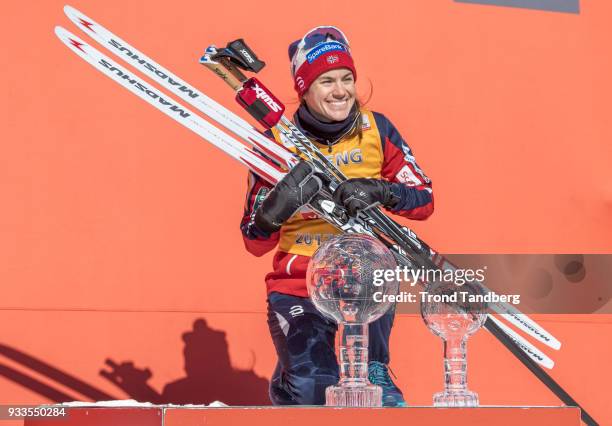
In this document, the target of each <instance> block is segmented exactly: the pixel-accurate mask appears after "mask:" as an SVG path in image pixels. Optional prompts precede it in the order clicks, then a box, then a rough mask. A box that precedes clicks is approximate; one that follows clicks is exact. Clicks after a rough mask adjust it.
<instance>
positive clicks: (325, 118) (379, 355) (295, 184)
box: [241, 27, 433, 406]
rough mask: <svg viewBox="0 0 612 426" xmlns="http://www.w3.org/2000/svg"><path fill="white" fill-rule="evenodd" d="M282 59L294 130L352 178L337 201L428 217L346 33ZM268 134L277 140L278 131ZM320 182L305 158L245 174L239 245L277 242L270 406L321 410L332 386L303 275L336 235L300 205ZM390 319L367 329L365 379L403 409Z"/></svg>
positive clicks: (326, 330) (316, 35)
mask: <svg viewBox="0 0 612 426" xmlns="http://www.w3.org/2000/svg"><path fill="white" fill-rule="evenodd" d="M289 58H290V60H291V65H292V67H291V73H292V76H293V79H294V82H295V90H296V92H297V93H298V95H299V97H300V107H299V108H298V110H297V112H296V113H295V115H294V117H293V118H294V121H295V124H296V126H297V127H298V128H299V129H300V130H301V131H302V132H303V133H304V134H305V135H306V136H307V137H308V138H310V139H311V140H312V141H313V142H314V143H315V145H317V147H318V148H319V149H325V150H326V155H327V157H328V158H330V159H331V161H333V162H335V163H336V165H337V166H338V167H339V168H340V170H341V171H342V172H343V173H344V174H345V175H346V176H347V177H349V179H348V180H346V181H344V182H343V183H341V184H340V185H339V186H338V188H336V190H335V191H334V201H335V202H336V203H337V204H338V205H340V206H342V207H344V208H345V209H346V211H347V213H348V214H349V215H351V216H354V215H356V214H357V213H358V212H359V210H362V209H366V208H368V207H370V206H372V205H375V204H381V205H382V206H384V207H386V208H388V209H389V210H390V211H391V212H392V213H395V214H400V215H402V216H404V217H407V218H410V219H418V220H422V219H426V218H427V217H428V216H429V215H430V214H431V213H432V212H433V197H432V190H431V181H430V180H429V178H428V177H427V176H426V175H425V174H424V173H423V172H422V171H421V169H420V168H419V166H418V165H417V164H416V161H415V159H414V157H413V155H412V153H411V151H410V148H409V147H408V145H407V144H406V143H405V142H404V140H403V139H402V138H401V136H400V134H399V132H398V131H397V130H396V129H395V127H394V126H393V124H391V122H390V121H389V120H388V119H387V118H386V117H385V116H384V115H382V114H379V113H376V112H372V111H368V110H366V109H363V108H361V107H360V105H359V102H358V100H357V98H356V95H355V94H356V88H355V82H356V79H357V71H356V69H355V65H354V62H353V58H352V55H351V51H350V47H349V44H348V40H347V38H346V37H345V36H344V34H342V32H341V31H340V30H338V29H337V28H335V27H317V28H315V29H313V30H311V31H310V32H308V33H307V34H306V35H305V36H304V37H303V38H302V39H300V40H297V41H295V42H293V43H292V44H291V45H290V46H289ZM270 136H273V137H274V138H276V139H277V141H279V142H281V138H280V135H279V134H278V133H276V130H275V129H273V130H272V134H270ZM321 186H322V185H321V181H320V180H319V178H318V176H316V175H315V174H314V171H313V169H312V167H311V166H310V164H309V163H305V162H302V163H300V164H298V165H297V166H296V167H294V168H293V169H292V170H291V171H289V172H288V173H287V175H286V176H285V178H283V179H282V180H281V181H280V182H279V183H278V184H277V185H276V187H274V188H270V187H269V186H267V185H266V184H265V182H264V181H263V180H261V179H260V178H258V177H257V176H255V175H254V174H250V175H249V188H248V193H247V203H246V209H245V214H244V217H243V219H242V223H241V229H242V233H243V236H244V242H245V246H246V248H247V250H249V251H250V252H251V253H253V254H255V255H257V256H261V255H262V254H264V253H266V252H268V251H270V250H272V249H273V248H274V247H275V246H276V245H278V252H277V253H276V255H275V257H274V260H273V269H274V270H273V272H271V273H269V274H268V275H267V276H266V284H267V289H268V325H269V328H270V334H271V335H272V340H273V342H274V346H275V347H276V352H277V354H278V357H279V358H278V363H277V367H276V371H275V372H274V375H273V377H272V380H271V383H270V398H271V400H272V402H273V403H274V404H275V405H289V404H306V405H315V404H323V403H324V402H325V388H326V387H327V386H329V385H335V384H336V383H337V382H338V364H337V361H336V355H335V351H334V338H335V333H336V325H335V324H334V323H333V322H330V321H329V320H328V319H326V318H325V317H324V316H323V315H322V314H321V313H319V312H318V311H317V309H316V308H315V307H314V305H313V304H312V303H311V302H310V300H309V298H308V291H307V289H306V279H305V277H306V270H307V267H308V262H309V260H310V257H311V256H312V255H313V254H314V252H315V251H316V249H317V248H318V246H319V245H320V244H321V243H322V242H323V241H325V240H326V239H327V238H328V237H329V236H330V235H334V234H337V233H338V232H339V231H338V230H337V229H336V228H334V227H333V226H331V225H330V224H328V223H327V222H325V221H323V220H322V219H319V218H317V216H316V215H314V214H313V212H312V211H310V210H309V209H308V207H307V206H306V204H307V203H308V202H309V201H310V199H311V198H312V197H313V196H314V195H316V193H317V192H318V191H319V190H320V188H321ZM394 315H395V313H394V309H392V310H391V312H389V313H388V314H386V315H384V316H383V317H381V318H380V319H379V320H377V321H375V322H373V323H372V324H370V326H369V337H370V338H369V349H368V352H369V356H368V359H369V360H370V363H369V366H368V374H369V379H370V381H371V382H372V383H374V384H377V385H380V386H381V387H382V388H383V404H384V405H385V406H402V405H405V401H404V397H403V394H402V392H401V391H400V390H399V389H398V387H397V386H396V385H395V384H394V383H393V381H392V380H391V377H390V376H389V373H388V367H387V365H388V363H389V360H390V357H389V336H390V334H391V328H392V326H393V318H394Z"/></svg>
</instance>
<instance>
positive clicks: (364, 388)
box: [325, 384, 382, 407]
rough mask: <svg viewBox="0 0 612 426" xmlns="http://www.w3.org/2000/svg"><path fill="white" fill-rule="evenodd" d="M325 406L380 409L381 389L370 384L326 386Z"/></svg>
mask: <svg viewBox="0 0 612 426" xmlns="http://www.w3.org/2000/svg"><path fill="white" fill-rule="evenodd" d="M325 405H327V406H330V407H382V388H381V387H380V386H376V385H372V384H360V385H344V386H328V387H327V389H325Z"/></svg>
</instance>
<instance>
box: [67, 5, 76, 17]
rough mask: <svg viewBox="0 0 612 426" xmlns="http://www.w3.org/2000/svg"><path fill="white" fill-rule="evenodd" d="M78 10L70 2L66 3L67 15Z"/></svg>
mask: <svg viewBox="0 0 612 426" xmlns="http://www.w3.org/2000/svg"><path fill="white" fill-rule="evenodd" d="M77 12H78V11H77V10H76V9H75V8H74V7H72V6H70V5H69V4H67V5H64V13H65V14H66V15H70V14H75V13H77Z"/></svg>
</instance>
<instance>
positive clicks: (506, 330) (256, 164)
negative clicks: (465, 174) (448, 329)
mask: <svg viewBox="0 0 612 426" xmlns="http://www.w3.org/2000/svg"><path fill="white" fill-rule="evenodd" d="M64 11H65V13H66V15H67V16H68V18H69V19H70V20H71V21H72V22H74V23H75V24H76V25H77V26H78V27H80V28H81V29H82V30H83V31H84V32H86V33H87V34H88V35H89V36H91V37H92V38H93V39H94V40H96V41H97V42H98V43H100V44H101V45H103V46H104V47H106V48H107V49H108V50H110V51H111V52H113V53H115V54H116V55H117V56H119V57H121V58H123V59H124V60H126V61H127V62H128V63H130V64H132V65H133V66H134V67H135V68H136V69H138V70H139V71H141V72H143V73H144V74H146V75H147V76H149V77H150V78H151V79H153V80H154V81H156V82H157V83H158V84H160V85H161V86H162V87H164V88H166V89H167V90H169V91H170V92H172V93H173V94H174V95H176V96H177V97H179V98H181V99H182V100H183V101H185V102H187V103H188V104H189V105H191V106H192V107H194V108H196V109H197V110H199V111H200V112H202V113H204V114H205V115H206V116H207V117H209V118H210V119H211V120H212V121H213V122H215V123H216V124H218V125H220V126H222V127H224V128H226V129H227V130H229V131H231V132H232V133H233V134H234V135H235V136H236V137H238V138H240V139H241V140H243V141H244V142H246V143H247V144H248V145H245V144H243V143H242V142H240V141H239V140H237V139H236V138H235V137H233V136H230V135H229V134H227V133H225V132H224V131H222V130H220V129H219V128H217V127H216V126H214V125H213V124H211V123H210V122H208V121H207V120H205V119H203V118H202V117H201V116H199V115H197V114H195V113H194V112H193V111H191V110H190V109H188V108H186V107H185V106H183V105H182V104H180V103H178V102H176V101H174V100H173V99H172V98H170V97H169V96H166V95H165V94H163V93H162V92H160V91H159V90H157V89H156V88H155V87H153V86H151V85H149V84H148V83H145V82H144V81H142V80H141V79H139V78H138V77H137V76H135V75H134V74H132V73H131V72H130V71H127V70H126V69H125V68H123V67H122V66H121V65H119V64H118V63H117V62H116V61H114V60H112V59H110V58H109V57H107V56H105V55H103V54H102V53H101V52H99V51H98V50H96V49H95V48H93V47H91V46H90V45H88V44H87V43H85V42H84V41H83V40H81V39H79V38H78V37H76V36H74V35H73V34H71V33H70V32H68V31H67V30H65V29H64V28H62V27H56V28H55V33H56V35H57V36H58V37H59V39H60V40H61V41H62V42H63V43H64V44H65V45H66V46H68V47H69V48H70V49H71V50H72V51H73V52H75V53H76V54H78V55H79V56H80V57H81V58H82V59H84V60H85V61H87V62H88V63H90V64H91V65H92V66H94V67H95V68H96V69H98V70H99V71H101V72H103V73H104V74H106V75H107V76H108V77H110V78H111V79H113V80H114V81H116V82H117V83H119V84H120V85H122V86H124V87H125V88H126V89H128V90H129V91H131V92H132V93H134V94H135V95H136V96H138V97H140V98H141V99H143V100H145V101H146V102H148V103H149V104H151V105H152V106H154V107H155V108H157V109H159V110H160V111H162V112H163V113H164V114H166V115H168V116H169V117H171V118H172V119H174V120H175V121H177V122H178V123H180V124H182V125H183V126H185V127H187V128H189V129H190V130H192V131H193V132H194V133H196V134H197V135H199V136H200V137H202V138H204V139H205V140H207V141H209V142H210V143H212V144H213V145H215V146H216V147H217V148H219V149H221V150H223V151H224V152H225V153H227V154H229V155H230V156H232V157H233V158H234V159H236V160H237V161H239V162H240V163H242V164H244V165H246V166H247V167H248V168H249V169H250V170H252V171H253V172H254V173H256V174H258V175H259V176H261V177H262V178H264V179H266V180H267V181H269V182H270V183H272V184H274V183H276V182H278V181H279V180H280V179H282V177H283V176H284V173H285V172H284V169H283V167H284V168H291V167H293V166H294V165H295V164H296V163H297V162H298V161H299V158H298V157H297V156H295V155H294V154H293V153H291V152H290V151H289V150H287V149H286V148H285V147H283V146H281V145H279V144H277V143H276V142H275V141H273V140H271V139H268V138H267V137H266V136H264V135H263V134H262V133H261V132H260V131H259V130H257V129H256V128H255V127H253V126H252V125H251V124H250V123H249V122H247V121H246V120H243V119H242V118H240V117H239V116H237V115H235V114H234V113H232V112H231V111H229V110H228V109H226V108H225V107H223V106H222V105H221V104H219V103H217V102H216V101H214V100H213V99H211V98H209V97H208V96H206V95H205V94H204V93H202V92H200V91H199V90H197V89H196V88H194V87H193V86H191V85H189V84H188V83H186V82H185V81H183V80H182V79H180V78H179V77H177V76H176V75H174V74H173V73H171V72H170V71H169V70H167V69H165V68H164V67H162V66H161V65H159V64H157V63H156V62H155V61H153V60H152V59H151V58H149V57H148V56H146V55H144V54H143V53H142V52H140V51H138V50H137V49H135V48H134V47H132V46H131V45H130V44H128V43H127V42H125V41H124V40H122V39H121V38H119V37H117V36H116V35H114V34H113V33H111V32H110V31H108V30H106V29H105V28H104V27H102V26H101V25H99V24H98V23H96V22H95V21H93V20H92V19H90V18H88V17H87V16H85V15H83V14H82V13H80V12H79V11H78V10H76V9H74V8H72V7H70V6H65V8H64ZM214 52H215V48H214V47H211V48H209V49H208V50H207V54H206V55H204V57H203V60H202V61H201V62H203V63H204V64H205V65H207V66H208V67H209V68H211V69H213V70H214V71H215V72H216V73H217V74H218V75H219V76H220V77H222V78H223V79H224V80H225V81H226V82H228V83H230V85H231V86H232V87H233V88H234V89H235V90H244V89H245V88H246V85H245V84H244V83H245V81H240V79H236V77H235V74H232V73H231V72H230V71H231V70H230V69H228V68H227V67H226V66H224V64H223V63H218V62H215V61H214V59H213V58H214ZM252 81H256V80H254V79H250V80H249V81H248V82H247V83H252ZM250 89H253V87H250ZM257 89H261V88H260V87H257ZM257 93H260V92H257ZM264 95H265V96H272V97H273V95H271V94H269V93H267V92H265V88H264ZM266 99H267V98H266ZM273 99H275V98H273ZM268 125H269V126H272V125H273V126H275V127H276V129H277V130H278V131H279V132H280V134H281V135H282V137H283V140H284V141H285V142H286V143H288V144H291V145H293V146H295V147H296V148H297V151H298V152H300V153H301V154H302V155H303V156H304V157H306V159H307V160H308V161H310V162H311V163H313V164H314V165H315V167H316V168H317V170H318V171H319V172H321V173H324V174H325V175H326V176H327V177H328V180H329V184H330V185H329V186H330V187H329V188H328V191H327V192H325V191H324V192H323V193H322V194H321V195H320V196H317V197H316V198H315V199H314V200H313V201H311V204H310V207H311V208H312V209H313V210H314V211H315V212H317V213H318V214H319V216H321V217H322V218H324V219H325V220H327V221H328V222H330V223H332V224H333V225H335V226H336V227H338V228H339V229H341V230H343V231H345V232H359V233H366V234H369V235H374V236H376V237H378V238H379V239H381V241H383V242H385V243H386V244H387V245H388V246H389V247H390V248H391V249H392V250H393V251H394V253H395V255H396V257H398V260H399V261H400V262H401V263H402V264H407V265H410V266H413V267H421V266H425V267H427V268H442V269H453V268H455V266H454V265H452V264H451V263H450V262H448V260H446V259H445V258H444V257H443V256H441V255H439V254H438V253H436V252H435V251H434V250H433V249H431V248H430V247H429V246H428V245H427V244H425V243H424V242H423V241H422V240H420V239H419V238H418V237H417V236H416V235H415V234H414V233H413V232H412V231H410V230H409V229H407V228H405V227H403V226H401V225H399V224H397V223H396V222H394V221H393V220H392V219H391V218H389V217H388V216H386V215H385V214H384V213H383V212H382V211H380V210H379V209H378V208H373V209H368V210H367V211H366V212H363V213H362V214H361V215H360V217H358V218H347V217H346V216H345V215H344V214H343V211H342V210H341V209H339V208H337V206H335V205H334V203H333V201H331V196H330V194H331V191H333V189H335V187H336V186H337V185H338V184H339V183H341V182H342V181H343V180H345V179H346V178H345V176H344V175H343V174H342V172H341V171H340V170H339V169H338V168H337V167H336V166H335V165H334V164H333V163H331V162H330V161H329V160H328V159H327V158H326V157H325V156H324V155H323V154H322V153H321V152H320V151H319V150H318V148H317V147H316V146H315V145H314V144H313V143H312V142H311V141H310V140H308V138H306V137H305V136H304V135H303V134H302V133H301V132H300V131H299V129H297V128H296V127H295V126H294V125H293V123H291V121H290V120H289V119H287V118H286V117H284V116H282V111H281V116H280V117H279V119H278V121H277V122H276V123H274V124H272V123H269V124H268ZM262 153H263V154H262ZM270 159H273V160H274V161H271V160H270ZM278 164H280V165H282V166H283V167H280V166H279V165H278ZM485 290H486V289H485ZM492 308H493V309H494V310H495V311H496V312H497V313H499V314H500V316H501V317H502V318H503V319H505V320H507V321H508V322H510V323H511V324H513V325H514V326H516V327H517V328H519V329H521V330H523V331H524V332H525V333H527V334H529V335H531V336H532V337H534V338H535V339H537V340H539V341H541V342H543V343H544V344H546V345H548V346H550V347H552V348H554V349H559V348H560V346H561V344H560V342H559V341H558V340H557V339H555V338H554V336H552V335H551V334H550V333H548V332H547V331H546V330H544V329H543V328H542V327H541V326H539V325H538V324H537V323H535V322H534V321H533V320H531V319H530V318H529V317H528V316H526V315H524V314H522V313H520V312H519V311H518V310H517V309H515V308H514V307H512V306H510V305H508V304H505V303H499V304H495V305H493V306H492ZM485 328H487V330H489V331H490V332H491V333H492V334H493V335H494V336H495V337H496V338H497V339H498V340H499V341H500V342H501V343H502V344H504V346H506V347H507V348H508V349H509V350H510V351H511V352H512V353H513V354H514V355H515V356H516V357H517V358H518V359H519V360H520V361H521V362H522V363H523V364H524V365H525V366H526V367H527V368H528V369H529V370H530V371H532V372H533V373H534V374H535V375H536V376H537V377H538V378H539V379H540V380H541V381H542V382H543V383H544V384H545V385H546V386H548V387H549V389H551V390H552V391H553V392H554V393H555V394H556V395H557V396H558V397H559V398H560V399H561V400H562V401H563V402H564V403H566V404H567V405H572V406H579V404H578V403H577V402H576V401H575V400H574V399H573V398H571V396H569V395H568V394H567V393H566V392H565V391H564V390H563V389H562V388H561V387H560V386H559V385H558V384H557V383H556V382H555V381H554V380H553V379H552V378H551V377H550V376H549V375H548V374H547V373H546V372H545V371H544V370H543V369H542V368H541V367H540V365H542V366H544V367H546V368H552V367H553V366H554V362H553V361H552V360H551V359H550V358H549V357H548V356H546V355H545V354H544V353H543V352H541V351H540V350H539V349H537V348H536V347H535V346H533V345H532V344H531V343H530V342H528V341H527V340H526V339H524V338H523V337H521V336H520V335H519V334H518V333H516V332H515V331H513V330H512V329H511V328H510V327H508V326H507V325H505V324H504V323H503V322H502V321H500V320H498V319H497V318H495V317H493V316H492V315H488V317H487V321H486V322H485ZM582 417H583V420H584V421H585V423H587V424H589V425H591V424H592V425H595V424H597V423H596V422H595V421H594V420H593V419H592V418H591V417H590V416H589V415H588V414H587V413H586V412H585V411H584V410H582Z"/></svg>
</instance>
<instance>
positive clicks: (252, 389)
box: [0, 319, 270, 405]
mask: <svg viewBox="0 0 612 426" xmlns="http://www.w3.org/2000/svg"><path fill="white" fill-rule="evenodd" d="M183 341H184V342H185V347H184V350H183V354H184V357H185V373H186V376H185V377H184V378H182V379H178V380H176V381H174V382H170V383H168V384H167V385H165V386H164V388H163V391H162V392H161V394H160V393H159V392H158V391H156V390H155V389H153V388H152V387H151V386H149V385H148V384H147V381H148V380H149V379H150V378H151V377H152V375H153V373H152V372H151V370H149V369H148V368H145V369H138V368H136V367H135V366H134V363H133V362H130V361H126V362H122V363H120V364H117V363H115V362H114V361H112V360H110V359H107V360H106V364H107V365H108V366H109V367H110V368H111V370H110V371H105V370H101V371H100V375H101V376H103V377H105V378H106V379H108V380H110V381H111V382H113V383H114V384H115V385H117V386H118V387H119V388H121V389H122V390H123V391H124V392H125V393H127V394H128V396H129V397H130V398H133V399H136V400H138V401H143V402H153V403H156V404H166V403H174V404H209V403H211V402H213V401H215V400H218V401H222V402H224V403H226V404H228V405H269V404H270V400H269V398H268V381H267V380H266V379H264V378H261V377H259V376H257V375H256V374H255V373H254V372H253V371H252V370H237V369H234V368H232V366H231V363H230V359H229V352H228V345H227V340H226V339H225V332H223V331H220V330H213V329H211V328H210V327H208V325H207V324H206V321H204V320H203V319H198V320H196V321H195V322H194V324H193V330H192V331H189V332H186V333H184V334H183ZM0 355H2V356H4V357H6V358H8V359H10V360H12V361H13V362H15V363H17V364H19V365H21V366H23V367H25V368H28V369H30V370H32V371H33V372H36V373H38V374H39V375H42V376H44V377H46V378H48V379H50V381H45V382H42V381H40V380H38V379H36V378H34V377H32V376H30V375H28V374H27V373H24V372H23V371H19V370H16V369H14V368H12V367H9V366H7V365H4V364H2V363H0V376H3V377H5V378H7V379H8V380H10V381H12V382H14V383H17V384H18V385H21V386H23V387H25V388H28V389H30V390H31V391H33V392H36V393H37V394H39V395H41V396H43V397H44V398H46V399H48V400H49V401H51V402H57V403H59V402H66V401H74V400H90V401H104V400H114V399H120V398H118V397H116V396H112V395H110V394H108V393H106V392H103V391H101V390H99V389H96V388H95V387H94V386H92V385H90V384H88V383H86V382H84V381H82V380H80V379H78V378H76V377H74V376H72V375H70V374H68V373H66V372H65V371H62V370H60V369H58V368H56V367H53V366H51V365H49V364H47V363H45V362H43V361H41V360H39V359H37V358H35V357H33V356H31V355H28V354H26V353H24V352H21V351H19V350H18V349H15V348H12V347H10V346H7V345H4V344H0ZM53 383H57V384H58V385H60V386H61V389H62V390H60V389H58V388H56V387H54V386H53ZM66 389H69V390H71V391H74V393H73V392H70V393H67V392H65V390H66Z"/></svg>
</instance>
